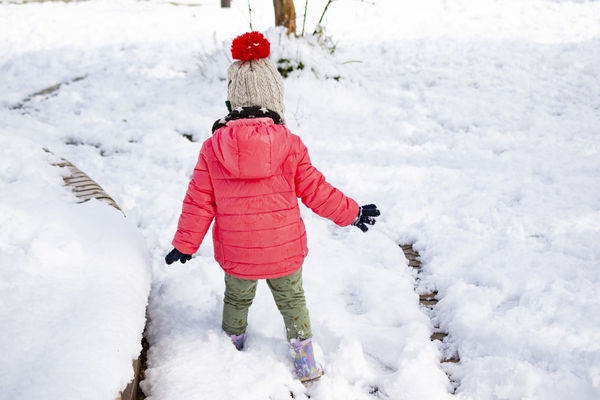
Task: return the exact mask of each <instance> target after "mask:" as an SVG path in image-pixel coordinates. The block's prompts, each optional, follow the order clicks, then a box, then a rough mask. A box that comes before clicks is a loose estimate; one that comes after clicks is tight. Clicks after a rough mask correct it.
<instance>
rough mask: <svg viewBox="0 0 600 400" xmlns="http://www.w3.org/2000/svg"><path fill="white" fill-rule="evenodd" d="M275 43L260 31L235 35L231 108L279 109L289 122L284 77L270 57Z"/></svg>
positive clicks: (231, 77) (230, 71) (230, 78)
mask: <svg viewBox="0 0 600 400" xmlns="http://www.w3.org/2000/svg"><path fill="white" fill-rule="evenodd" d="M270 53H271V44H270V43H269V41H268V40H267V38H266V37H264V35H263V34H262V33H260V32H248V33H244V34H243V35H241V36H238V37H236V38H235V39H233V42H232V43H231V55H232V57H233V59H234V60H239V61H235V62H234V63H233V64H231V65H230V66H229V69H228V70H227V77H228V78H229V88H228V89H227V100H229V102H230V103H231V108H232V109H236V108H238V107H248V106H260V107H264V108H266V109H269V110H273V111H275V112H276V113H277V114H279V116H280V117H281V120H282V122H283V123H285V117H284V114H285V107H284V105H283V78H282V77H281V74H280V73H279V71H277V68H276V67H275V64H273V62H271V60H269V59H268V58H267V57H269V54H270Z"/></svg>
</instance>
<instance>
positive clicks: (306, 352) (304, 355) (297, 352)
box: [290, 338, 323, 382]
mask: <svg viewBox="0 0 600 400" xmlns="http://www.w3.org/2000/svg"><path fill="white" fill-rule="evenodd" d="M290 344H291V346H292V350H294V367H296V374H297V375H298V379H300V382H309V381H313V380H315V379H319V378H320V377H321V376H322V375H323V368H322V367H321V366H320V365H319V364H317V363H316V362H315V357H314V355H313V344H312V339H311V338H309V339H306V340H302V341H301V340H300V339H295V340H292V342H291V343H290Z"/></svg>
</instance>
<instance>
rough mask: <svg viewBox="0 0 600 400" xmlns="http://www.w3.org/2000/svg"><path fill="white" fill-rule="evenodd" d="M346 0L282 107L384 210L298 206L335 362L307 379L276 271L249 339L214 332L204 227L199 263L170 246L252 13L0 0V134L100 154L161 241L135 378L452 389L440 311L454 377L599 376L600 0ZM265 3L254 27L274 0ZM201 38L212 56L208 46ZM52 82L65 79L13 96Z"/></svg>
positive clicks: (360, 390)
mask: <svg viewBox="0 0 600 400" xmlns="http://www.w3.org/2000/svg"><path fill="white" fill-rule="evenodd" d="M215 3H216V2H215ZM253 3H254V2H253ZM317 3H318V2H317ZM343 4H344V3H343V2H339V4H337V5H336V7H337V8H335V9H332V10H331V13H330V19H329V21H328V27H329V28H330V31H331V33H332V34H333V37H334V39H336V40H340V42H339V44H338V48H337V52H336V55H335V57H334V58H330V57H329V56H327V55H326V54H323V53H322V52H320V51H317V50H311V49H310V48H307V47H304V48H302V49H301V51H303V52H304V53H303V54H304V56H305V57H308V61H307V63H306V64H307V65H309V66H312V67H314V68H315V70H316V74H317V75H318V76H319V78H317V77H315V74H313V73H312V72H310V71H308V70H306V71H304V72H303V73H301V74H299V76H295V77H293V78H290V79H287V80H286V91H287V92H286V102H287V119H288V124H289V126H290V128H291V129H292V131H294V132H295V133H297V134H299V135H300V136H301V137H302V138H303V140H304V141H305V143H306V144H307V146H308V148H309V149H310V152H311V157H312V159H313V162H314V164H315V165H316V166H317V167H318V168H319V169H321V170H322V171H323V172H324V173H325V175H326V176H327V177H328V179H329V180H330V181H331V182H332V183H334V184H335V185H336V186H338V187H340V188H341V189H342V190H343V191H344V192H346V193H347V194H348V195H350V196H352V197H353V198H355V199H357V201H359V203H361V204H365V203H370V202H373V203H376V204H377V205H378V206H379V207H380V209H382V211H383V216H382V218H381V222H380V223H378V225H377V226H376V227H375V228H374V229H373V230H372V231H370V232H369V233H368V234H366V235H365V234H362V233H361V232H360V231H358V230H357V229H355V228H353V229H350V228H346V229H341V228H338V227H335V226H334V225H332V224H331V223H329V222H327V221H325V220H322V219H320V218H318V217H316V216H314V215H313V214H312V213H311V212H310V211H308V210H305V209H303V211H302V212H303V217H304V218H305V221H306V225H307V230H308V235H309V248H310V254H309V257H308V259H307V261H306V264H305V267H304V268H305V289H306V292H307V300H308V303H309V310H310V312H311V318H312V320H313V325H314V326H313V329H314V333H315V341H316V343H317V344H318V351H319V353H320V354H319V358H320V359H321V360H323V362H324V363H325V365H326V368H327V375H326V376H325V377H324V378H323V379H322V380H321V381H320V382H319V383H318V384H316V385H314V386H312V387H310V388H308V389H306V388H304V386H302V385H301V384H300V383H299V382H297V381H296V380H295V379H294V376H293V371H292V365H291V362H290V359H289V355H288V353H287V346H286V343H285V340H284V335H283V324H282V322H281V320H280V318H279V315H278V313H277V310H276V308H275V306H274V305H273V302H272V299H271V298H270V295H269V292H268V290H266V287H265V286H264V285H262V286H260V287H259V292H258V295H257V298H256V301H255V304H254V305H253V307H252V308H251V311H250V323H251V325H250V328H249V338H248V343H247V350H246V351H244V352H241V353H239V352H236V351H235V350H234V348H233V347H232V346H231V344H230V343H228V339H227V338H226V337H225V336H224V335H223V334H222V333H221V331H220V312H221V310H220V307H221V301H222V296H223V286H224V284H223V276H222V272H221V271H220V269H219V268H218V266H217V265H216V263H215V262H214V260H213V259H212V249H211V243H210V240H207V241H206V242H205V243H204V244H203V245H202V247H201V249H200V251H199V252H198V254H197V256H196V257H195V259H194V260H193V262H192V263H189V264H186V265H174V266H171V267H166V266H165V265H164V264H163V261H162V260H163V257H164V254H165V253H166V252H167V251H168V250H169V249H170V246H169V242H170V240H171V237H172V234H173V232H174V229H175V224H176V221H177V217H178V213H179V211H180V207H181V201H182V198H183V194H184V192H185V189H186V186H187V182H188V180H189V176H190V173H191V170H192V168H193V165H194V163H195V160H196V157H197V153H198V150H199V147H200V144H201V142H202V141H203V140H204V139H205V138H206V137H208V135H209V134H210V131H209V128H210V126H211V125H212V122H213V121H214V120H215V119H217V118H219V117H221V116H222V115H223V114H224V112H225V111H224V106H223V100H224V96H225V90H226V82H223V81H220V80H219V77H222V76H223V74H224V73H225V68H226V66H227V63H226V62H225V61H224V59H223V58H222V57H221V56H220V55H219V54H220V53H222V52H223V43H222V41H223V40H226V39H228V38H231V37H233V36H235V35H236V34H239V33H241V32H243V31H244V30H245V29H246V21H245V16H244V15H243V13H242V12H241V11H239V10H235V9H232V10H229V11H224V10H220V9H218V8H217V5H216V4H215V5H212V2H211V3H210V5H209V4H207V5H204V6H201V7H175V6H172V5H169V4H159V2H158V1H150V2H134V1H108V0H107V1H90V2H83V3H77V4H67V5H65V4H49V3H44V4H32V5H27V6H12V5H6V4H3V5H0V19H2V21H3V22H4V21H9V22H8V24H10V30H7V32H3V33H0V35H1V36H0V43H1V45H0V51H1V54H2V55H3V57H4V58H3V59H6V60H7V61H3V64H0V82H3V84H4V85H5V88H4V90H2V91H0V104H1V105H2V107H1V108H0V121H1V122H0V129H1V130H2V136H3V139H4V140H6V141H8V142H9V143H11V144H14V146H15V147H20V148H31V149H35V148H38V147H42V146H43V147H48V148H49V149H50V150H52V151H53V152H54V153H56V154H57V155H60V156H62V157H65V158H67V159H69V160H70V161H71V162H73V163H74V164H75V165H77V166H78V167H79V168H81V169H82V170H83V171H85V172H86V173H88V174H89V175H90V176H91V177H92V178H93V179H94V180H96V181H97V182H98V183H99V184H100V185H102V187H103V188H104V189H105V190H106V191H107V192H108V193H109V194H111V195H112V196H113V197H114V198H115V200H116V201H117V203H118V204H119V205H121V206H122V208H123V210H124V212H125V213H126V214H127V216H128V219H130V220H133V221H135V222H136V223H137V225H138V227H139V228H140V229H141V232H142V233H143V236H144V238H145V240H146V243H147V245H148V248H149V249H150V253H151V257H152V262H153V285H152V292H151V298H150V304H149V308H148V315H149V317H150V319H151V322H150V325H149V330H148V339H149V340H150V342H151V344H152V348H151V351H150V353H149V367H150V368H149V369H148V370H147V379H146V381H145V383H144V390H146V393H147V394H148V395H149V396H150V398H151V399H160V400H163V399H171V398H173V399H174V398H177V399H180V398H190V399H193V398H211V399H236V398H244V399H269V398H270V399H289V398H290V392H292V393H294V396H295V398H297V399H302V398H306V395H310V396H311V399H317V400H328V399H371V400H372V399H373V398H376V397H379V398H384V399H385V398H389V399H425V398H435V399H444V398H450V397H452V396H451V395H450V394H449V393H450V392H451V391H452V389H453V387H452V385H451V384H450V383H449V380H448V378H447V376H446V374H445V373H444V372H443V370H442V368H441V367H440V364H439V360H440V358H441V357H442V354H441V352H440V351H439V349H438V347H437V344H436V343H433V342H431V341H430V339H429V337H430V335H431V333H432V332H433V329H434V328H433V326H434V324H435V325H439V326H440V328H441V329H443V330H445V331H447V332H449V333H450V335H449V336H448V337H447V338H446V339H445V341H444V342H445V346H447V349H446V350H447V351H448V352H450V353H451V352H457V353H458V354H460V358H461V362H460V363H459V364H456V365H452V366H450V367H449V368H451V369H452V373H453V379H456V380H458V381H460V386H459V387H458V390H457V394H456V397H458V398H460V399H478V400H479V399H483V400H486V399H515V400H516V399H522V398H543V399H545V400H547V399H560V400H565V399H572V398H577V399H590V400H591V399H596V398H598V397H600V367H598V366H599V365H600V348H599V347H598V344H597V341H596V340H595V335H596V332H597V329H598V327H600V293H599V292H598V291H597V289H596V288H597V285H598V284H599V283H600V268H599V265H600V245H599V243H600V231H599V226H600V197H599V193H600V185H599V183H598V176H600V155H599V152H598V150H599V144H598V137H599V136H598V135H599V133H600V100H599V99H600V79H599V78H600V54H599V53H598V51H597V49H598V46H599V45H600V26H599V24H597V21H598V20H600V3H598V2H593V1H588V2H571V1H543V0H528V1H513V0H502V1H492V0H482V1H478V2H476V4H473V2H469V1H466V0H448V1H442V0H430V1H426V2H419V1H410V0H402V1H391V0H381V1H378V2H377V4H376V5H375V6H369V5H367V4H360V3H358V2H348V3H345V4H344V5H343ZM317 5H318V4H317ZM317 5H315V9H318V6H317ZM254 7H255V11H254V18H255V20H254V26H255V28H257V29H261V30H264V29H266V28H267V27H268V26H269V24H270V15H271V14H270V12H271V11H270V2H268V1H266V0H265V1H262V2H260V1H256V3H254ZM8 31H10V34H9V33H8ZM214 32H218V33H216V34H214V37H213V33H214ZM277 51H279V50H277ZM199 54H204V55H209V56H212V57H213V58H209V59H208V61H205V62H204V63H202V66H201V68H198V64H199V63H201V59H202V58H201V57H199V56H198V55H199ZM278 54H279V53H278ZM281 54H284V53H283V52H282V53H281ZM204 59H205V60H206V58H204ZM211 60H212V61H211ZM345 62H349V63H346V64H344V63H345ZM337 75H339V76H341V79H339V82H338V81H336V80H334V79H326V78H325V77H326V76H329V77H333V76H337ZM83 76H85V78H84V79H81V80H78V81H73V80H74V79H75V78H77V77H83ZM72 81H73V82H72ZM60 82H72V83H70V84H68V85H63V86H61V88H60V89H59V91H58V92H57V93H56V95H54V96H51V97H48V98H45V97H43V96H37V97H35V98H33V99H32V100H30V101H28V102H26V104H25V105H24V106H23V108H22V109H20V110H18V109H16V110H10V107H11V106H14V105H16V104H19V103H20V102H21V101H22V100H23V99H25V98H27V96H28V95H30V94H32V93H36V92H38V91H40V90H42V89H44V88H46V87H50V86H52V85H55V84H57V83H60ZM185 136H189V137H191V138H193V139H194V141H193V142H192V141H190V140H188V139H186V137H185ZM28 146H29V147H28ZM32 151H33V150H32ZM6 154H7V156H9V153H8V152H7V153H6ZM19 154H21V153H19ZM32 154H35V153H32ZM9 161H10V162H12V163H13V164H14V165H20V164H18V163H19V161H18V160H17V159H16V158H15V159H10V160H9ZM57 177H58V174H57ZM398 243H414V248H415V249H416V250H418V251H419V252H420V254H421V257H422V261H423V271H422V276H421V281H420V283H419V286H418V290H419V291H422V292H427V291H431V290H433V289H436V290H438V292H439V298H440V299H441V300H440V302H439V303H438V304H437V305H436V306H435V307H434V313H433V315H434V320H433V322H432V321H431V320H430V319H429V318H428V316H427V315H426V314H425V313H423V312H422V310H421V309H420V307H419V297H418V295H417V294H416V293H415V292H414V290H413V289H414V286H415V273H414V271H412V270H411V269H410V268H408V267H407V264H406V259H405V258H404V256H403V254H402V251H401V249H399V248H398V246H397V244H398ZM444 368H446V367H444ZM90 379H91V378H90ZM373 388H377V389H378V391H377V392H374V389H373ZM371 392H373V393H371Z"/></svg>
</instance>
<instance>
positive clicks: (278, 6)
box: [273, 0, 296, 35]
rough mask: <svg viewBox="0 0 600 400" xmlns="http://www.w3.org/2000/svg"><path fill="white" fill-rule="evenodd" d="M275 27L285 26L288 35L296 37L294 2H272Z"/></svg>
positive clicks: (288, 0)
mask: <svg viewBox="0 0 600 400" xmlns="http://www.w3.org/2000/svg"><path fill="white" fill-rule="evenodd" d="M273 7H274V8H275V26H285V27H286V28H287V34H288V35H292V34H293V35H296V8H295V7H294V0H273Z"/></svg>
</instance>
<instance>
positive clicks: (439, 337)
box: [431, 332, 448, 341]
mask: <svg viewBox="0 0 600 400" xmlns="http://www.w3.org/2000/svg"><path fill="white" fill-rule="evenodd" d="M446 336H448V334H447V333H446V332H435V333H434V334H433V335H431V340H432V341H434V340H439V341H442V340H444V338H445V337H446Z"/></svg>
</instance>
